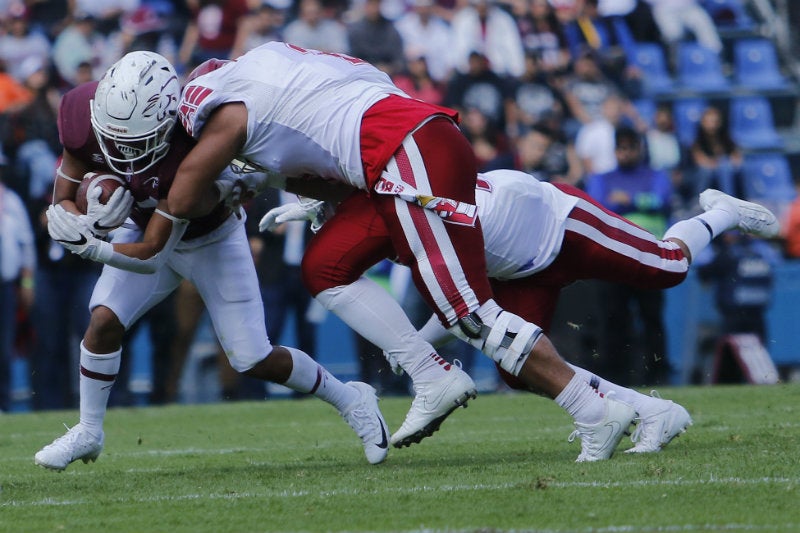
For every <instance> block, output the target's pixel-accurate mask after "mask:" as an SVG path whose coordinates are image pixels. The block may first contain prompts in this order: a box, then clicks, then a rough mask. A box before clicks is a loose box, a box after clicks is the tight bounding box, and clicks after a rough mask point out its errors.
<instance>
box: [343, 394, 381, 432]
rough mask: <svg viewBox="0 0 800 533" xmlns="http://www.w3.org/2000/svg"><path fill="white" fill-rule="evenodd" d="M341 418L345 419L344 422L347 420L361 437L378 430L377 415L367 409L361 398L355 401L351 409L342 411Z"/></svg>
mask: <svg viewBox="0 0 800 533" xmlns="http://www.w3.org/2000/svg"><path fill="white" fill-rule="evenodd" d="M342 418H344V419H345V422H347V423H348V424H349V425H350V427H351V428H353V429H354V430H355V432H356V434H357V435H358V436H359V437H361V438H364V437H365V436H368V435H370V434H371V433H373V432H377V431H378V428H377V424H378V422H377V417H375V416H373V415H372V413H370V411H369V409H367V408H366V404H365V402H363V401H362V400H361V399H359V401H358V403H356V404H355V405H354V406H353V408H352V409H350V410H349V411H346V412H344V413H342Z"/></svg>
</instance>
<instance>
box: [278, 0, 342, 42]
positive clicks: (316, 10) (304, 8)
mask: <svg viewBox="0 0 800 533" xmlns="http://www.w3.org/2000/svg"><path fill="white" fill-rule="evenodd" d="M283 36H284V39H286V42H288V43H291V44H294V45H297V46H301V47H303V48H313V49H315V50H322V51H325V52H339V53H348V52H349V51H350V46H349V44H348V42H347V30H346V29H345V27H344V25H342V23H341V22H339V21H338V20H336V19H329V18H327V17H325V14H324V13H323V11H322V3H321V2H320V0H300V12H299V14H298V17H297V19H295V20H293V21H292V22H290V23H289V24H287V25H286V28H285V29H284V31H283Z"/></svg>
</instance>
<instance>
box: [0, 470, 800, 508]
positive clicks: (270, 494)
mask: <svg viewBox="0 0 800 533" xmlns="http://www.w3.org/2000/svg"><path fill="white" fill-rule="evenodd" d="M130 471H131V472H135V471H136V470H130ZM797 484H800V478H785V477H760V478H738V477H727V478H715V477H713V476H712V477H710V478H707V479H673V480H638V481H614V482H599V481H598V482H582V481H564V482H557V481H554V482H547V487H550V488H611V487H615V488H625V487H658V486H678V487H681V486H694V485H748V486H758V485H790V486H793V485H797ZM523 485H525V484H524V483H500V484H495V485H490V484H474V485H438V486H427V485H423V486H419V487H381V488H376V489H367V490H364V489H336V490H320V491H311V490H297V491H294V490H277V491H270V490H266V491H259V492H225V493H208V494H201V493H194V494H181V495H177V496H166V495H152V496H147V497H131V496H125V497H124V498H117V499H112V500H108V501H107V503H111V502H115V501H116V502H124V503H153V502H165V501H185V500H211V501H214V500H241V499H261V498H307V497H309V496H311V497H314V496H316V497H326V498H327V497H336V496H363V495H374V494H389V493H391V494H414V493H420V492H426V493H427V492H431V493H437V494H441V493H443V492H445V493H446V492H452V493H456V492H473V491H495V490H509V489H516V488H519V487H521V486H523ZM88 503H91V502H90V501H89V500H83V499H64V500H60V499H56V498H45V499H42V500H38V501H33V502H20V501H16V500H9V501H5V502H2V503H0V507H26V506H30V507H36V506H50V505H53V506H62V505H86V504H88Z"/></svg>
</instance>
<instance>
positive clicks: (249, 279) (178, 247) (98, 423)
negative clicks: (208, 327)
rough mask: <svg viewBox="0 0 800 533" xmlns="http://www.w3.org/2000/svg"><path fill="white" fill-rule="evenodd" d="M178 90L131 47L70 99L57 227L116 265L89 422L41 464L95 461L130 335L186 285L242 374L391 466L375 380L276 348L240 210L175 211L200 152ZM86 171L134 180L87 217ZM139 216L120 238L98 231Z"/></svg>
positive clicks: (68, 239)
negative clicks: (356, 378) (79, 196)
mask: <svg viewBox="0 0 800 533" xmlns="http://www.w3.org/2000/svg"><path fill="white" fill-rule="evenodd" d="M179 95H180V86H179V82H178V78H177V75H176V73H175V71H174V69H173V68H172V66H171V65H170V64H169V62H167V61H166V60H165V59H164V58H163V57H161V56H159V55H158V54H154V53H151V52H133V53H130V54H128V55H126V56H124V57H123V58H122V59H121V60H120V61H119V62H117V63H116V64H115V65H113V66H112V67H111V68H110V69H109V70H108V71H107V72H106V74H105V75H104V77H103V78H102V79H101V80H100V82H99V83H90V84H85V85H81V86H79V87H77V88H76V89H73V90H72V91H70V92H69V93H67V94H66V95H65V96H64V99H63V101H62V104H61V108H60V110H59V132H60V135H61V139H62V143H63V145H64V151H63V159H62V161H61V165H60V167H59V168H58V170H57V176H58V178H57V180H56V185H55V192H54V200H53V201H54V204H53V205H52V206H51V207H50V208H49V209H48V212H47V216H48V230H49V232H50V234H51V236H52V237H53V238H54V239H55V240H57V241H59V242H60V243H61V244H62V245H63V246H64V247H65V248H67V249H69V250H70V251H72V252H74V253H77V254H79V255H81V256H82V257H85V258H88V259H92V260H96V261H100V262H103V263H106V265H107V266H106V267H105V268H104V269H103V272H102V275H101V276H100V278H99V280H98V282H97V284H96V286H95V289H94V293H93V294H92V298H91V301H90V309H91V320H90V324H89V327H88V329H87V331H86V333H85V335H84V338H83V340H82V342H81V345H80V422H79V423H78V424H77V425H75V426H74V427H72V428H71V429H70V430H69V431H68V432H67V433H66V434H65V435H64V436H62V437H59V438H57V439H56V440H55V441H54V442H53V443H52V444H50V445H48V446H45V447H44V448H43V449H41V450H40V451H39V452H38V453H36V455H35V462H36V464H38V465H41V466H43V467H46V468H50V469H54V470H63V469H64V468H66V467H67V465H68V464H69V463H71V462H73V461H75V460H78V459H82V460H83V461H84V462H88V461H94V460H95V459H97V457H98V455H99V454H100V452H101V451H102V448H103V443H104V433H103V419H104V416H105V412H106V408H107V401H108V396H109V393H110V389H111V386H112V385H113V384H114V380H115V378H116V375H117V372H118V370H119V366H120V357H121V351H122V350H121V343H122V339H123V335H124V333H125V331H126V329H127V328H129V327H130V326H131V325H132V324H133V323H134V322H135V321H136V320H137V319H138V318H140V317H141V316H142V315H143V314H144V313H145V312H146V311H147V310H148V309H150V308H151V307H153V306H154V305H155V304H157V303H158V302H159V301H161V300H162V299H163V298H164V297H166V295H167V294H169V293H170V292H172V291H173V290H175V289H176V288H177V286H178V284H179V283H180V282H181V280H182V279H187V280H189V281H191V282H192V283H193V284H194V285H195V286H196V287H197V289H198V291H199V292H200V294H201V295H202V297H203V301H204V303H205V304H206V307H207V309H208V311H209V315H210V317H211V320H212V323H213V325H214V329H215V331H216V332H217V335H218V337H219V339H220V342H221V344H222V346H223V347H224V349H225V353H226V354H227V355H228V358H229V359H230V362H231V366H232V367H233V368H234V369H236V370H238V371H239V372H242V373H244V374H247V375H249V376H252V377H255V378H259V379H262V380H265V381H274V382H277V383H281V384H283V385H285V386H287V387H289V388H291V389H293V390H296V391H299V392H303V393H310V394H313V395H315V396H317V397H318V398H320V399H322V400H324V401H326V402H328V403H330V404H332V405H333V406H334V407H336V408H337V410H338V411H339V412H340V414H341V415H342V416H343V417H344V419H345V420H346V421H347V423H348V424H349V425H350V426H351V427H352V428H353V430H354V431H355V432H356V433H357V434H358V436H359V437H360V438H361V439H362V442H363V445H364V450H365V453H366V456H367V459H368V461H369V462H370V463H379V462H381V461H383V459H384V458H385V457H386V453H387V448H388V442H387V437H388V430H387V427H386V424H385V422H384V420H383V416H382V415H381V413H380V410H379V409H378V404H377V397H376V395H375V390H374V389H373V388H372V387H370V386H369V385H367V384H365V383H358V382H353V383H348V384H343V383H341V382H340V381H339V380H338V379H336V378H335V377H334V376H333V375H332V374H330V372H328V371H327V370H326V369H325V368H323V367H322V366H321V365H319V364H318V363H317V362H315V361H314V360H313V359H311V357H310V356H308V354H306V353H304V352H302V351H300V350H297V349H295V348H287V347H283V346H275V345H272V344H270V341H269V339H268V337H267V333H266V324H265V321H264V313H263V305H262V302H261V299H260V292H259V289H258V280H257V277H256V273H255V269H254V267H253V261H252V257H251V254H250V248H249V245H248V241H247V238H246V235H245V231H244V226H243V223H244V221H243V216H242V215H241V213H240V211H239V208H238V207H237V208H236V209H231V208H230V207H229V206H228V205H226V204H225V203H223V202H219V203H217V204H216V205H214V206H213V207H212V209H210V212H209V213H207V214H205V215H203V216H200V217H196V218H193V219H192V220H191V222H190V223H188V224H187V222H186V221H185V220H181V219H178V218H176V217H174V216H172V215H171V214H170V213H169V210H168V208H167V202H166V196H167V193H168V191H169V189H170V187H171V185H172V178H173V176H174V173H175V170H176V169H177V166H178V164H179V163H180V161H181V160H182V159H183V157H184V155H185V154H186V153H187V152H188V151H189V150H190V149H191V148H192V146H193V145H194V141H193V140H192V139H191V138H189V137H188V136H187V135H186V134H185V133H184V132H183V131H181V130H180V128H174V131H173V126H174V124H175V121H176V108H177V103H178V98H179ZM88 171H95V172H109V171H112V172H115V173H117V174H119V175H121V176H125V177H126V179H127V181H128V184H129V189H130V191H127V190H124V189H122V188H121V189H118V190H117V191H115V193H114V195H112V197H111V199H109V201H108V203H107V204H105V205H103V204H100V203H99V202H98V201H97V196H96V195H95V194H92V193H90V194H89V196H88V200H89V207H88V209H87V214H86V215H84V216H79V215H78V214H77V209H76V208H75V204H74V198H75V193H76V190H77V188H78V185H79V183H80V180H81V178H82V177H83V176H84V174H85V173H87V172H88ZM228 184H230V182H228ZM223 188H225V187H223ZM229 189H230V187H228V188H227V189H226V190H229ZM95 192H99V191H95ZM129 214H130V221H129V222H128V223H126V224H125V225H123V226H122V227H121V228H119V229H118V230H116V231H115V232H114V235H113V241H112V242H111V243H109V242H106V241H104V240H101V239H99V238H98V237H97V236H96V235H97V234H105V233H107V232H108V231H109V230H110V229H112V228H116V227H117V226H119V225H120V224H122V223H123V221H125V219H126V217H127V216H128V215H129ZM115 267H116V268H115Z"/></svg>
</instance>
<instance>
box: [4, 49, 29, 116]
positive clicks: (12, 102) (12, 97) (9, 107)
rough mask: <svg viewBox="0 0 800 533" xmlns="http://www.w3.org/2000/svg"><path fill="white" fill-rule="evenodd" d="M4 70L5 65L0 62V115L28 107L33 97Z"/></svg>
mask: <svg viewBox="0 0 800 533" xmlns="http://www.w3.org/2000/svg"><path fill="white" fill-rule="evenodd" d="M5 69H6V65H5V63H4V62H3V61H0V113H13V112H14V111H17V110H19V109H22V108H23V107H25V106H26V105H28V103H29V102H30V101H31V100H32V99H33V95H32V94H31V92H30V91H29V90H28V89H26V88H25V86H24V85H22V84H21V83H20V82H18V81H17V80H16V78H14V76H12V75H11V74H9V73H7V72H6V71H5Z"/></svg>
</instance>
